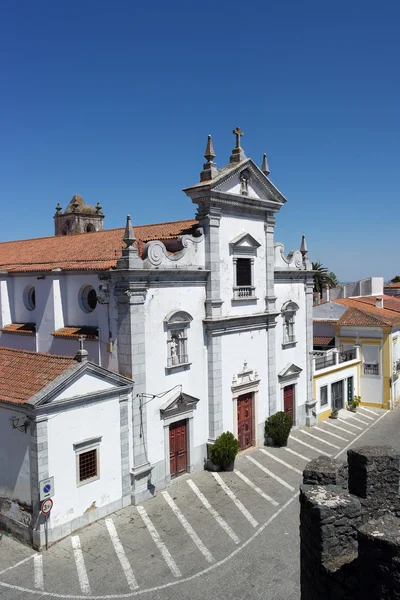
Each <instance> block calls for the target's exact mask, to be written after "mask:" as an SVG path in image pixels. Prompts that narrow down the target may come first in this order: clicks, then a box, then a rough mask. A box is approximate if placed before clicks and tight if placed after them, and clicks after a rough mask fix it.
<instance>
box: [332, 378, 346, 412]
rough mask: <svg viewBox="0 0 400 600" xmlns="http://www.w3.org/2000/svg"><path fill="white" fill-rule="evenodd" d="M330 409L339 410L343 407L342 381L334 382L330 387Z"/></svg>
mask: <svg viewBox="0 0 400 600" xmlns="http://www.w3.org/2000/svg"><path fill="white" fill-rule="evenodd" d="M331 397H332V408H337V409H338V410H341V409H342V408H343V406H344V401H343V379H342V380H341V381H335V382H334V383H332V385H331Z"/></svg>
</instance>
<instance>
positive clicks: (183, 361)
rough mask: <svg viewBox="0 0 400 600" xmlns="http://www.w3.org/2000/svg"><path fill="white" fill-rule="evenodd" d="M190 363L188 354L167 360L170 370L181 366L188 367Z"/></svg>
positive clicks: (177, 355)
mask: <svg viewBox="0 0 400 600" xmlns="http://www.w3.org/2000/svg"><path fill="white" fill-rule="evenodd" d="M188 362H189V358H188V355H187V354H176V356H172V357H170V358H168V359H167V367H168V368H169V369H170V368H171V367H179V366H180V365H187V364H188Z"/></svg>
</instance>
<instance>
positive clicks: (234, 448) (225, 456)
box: [210, 431, 239, 467]
mask: <svg viewBox="0 0 400 600" xmlns="http://www.w3.org/2000/svg"><path fill="white" fill-rule="evenodd" d="M238 452H239V442H238V441H237V439H236V438H235V436H234V435H233V433H231V432H230V431H226V432H225V433H221V435H220V436H218V437H217V439H216V440H215V443H214V444H213V445H212V446H211V448H210V458H211V460H212V462H213V463H214V465H220V466H221V467H224V466H225V465H229V464H230V463H232V462H233V461H234V460H235V458H236V454H237V453H238Z"/></svg>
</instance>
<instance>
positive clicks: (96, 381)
mask: <svg viewBox="0 0 400 600" xmlns="http://www.w3.org/2000/svg"><path fill="white" fill-rule="evenodd" d="M113 387H115V386H114V384H112V383H110V382H108V381H104V379H101V378H99V377H95V376H94V375H91V374H90V373H85V374H84V375H82V376H81V377H80V378H79V379H78V380H77V381H75V382H74V383H72V384H71V385H69V386H68V388H67V389H66V390H64V391H63V392H62V393H61V394H59V395H58V396H56V397H55V398H54V399H53V402H56V401H57V400H65V399H66V398H74V397H75V396H84V395H85V394H93V393H94V392H100V391H103V390H109V389H111V388H113Z"/></svg>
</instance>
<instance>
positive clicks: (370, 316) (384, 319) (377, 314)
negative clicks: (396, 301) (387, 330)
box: [333, 296, 400, 327]
mask: <svg viewBox="0 0 400 600" xmlns="http://www.w3.org/2000/svg"><path fill="white" fill-rule="evenodd" d="M378 297H379V296H378ZM366 298H372V300H373V302H371V301H368V302H366V301H365V300H366ZM385 298H387V297H386V296H385V297H384V301H383V303H384V306H385ZM389 298H390V299H391V300H393V298H391V297H389ZM333 302H336V303H337V304H343V305H344V306H348V307H349V308H354V309H357V311H358V313H360V314H362V315H363V316H362V317H361V316H360V314H356V313H351V321H352V322H351V323H347V322H346V323H345V321H347V320H348V319H349V318H350V317H349V314H348V312H349V311H348V310H347V311H346V312H345V313H344V314H343V315H342V316H341V317H340V319H339V321H338V325H344V324H347V325H363V324H366V325H370V326H371V325H372V326H375V327H376V326H378V327H384V326H393V325H400V311H399V310H393V309H392V308H377V307H376V306H375V296H367V297H363V298H339V299H337V300H333ZM346 315H347V316H346ZM357 318H358V319H359V320H360V322H357V323H356V322H353V321H354V319H357ZM361 321H362V322H361ZM366 321H368V323H366Z"/></svg>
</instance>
